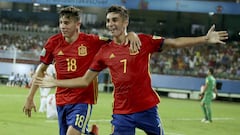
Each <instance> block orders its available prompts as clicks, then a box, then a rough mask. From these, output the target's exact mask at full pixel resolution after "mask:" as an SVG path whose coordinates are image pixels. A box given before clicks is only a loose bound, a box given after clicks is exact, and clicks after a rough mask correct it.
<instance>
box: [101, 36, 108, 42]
mask: <svg viewBox="0 0 240 135" xmlns="http://www.w3.org/2000/svg"><path fill="white" fill-rule="evenodd" d="M99 40H104V41H108V40H109V38H107V37H103V36H99Z"/></svg>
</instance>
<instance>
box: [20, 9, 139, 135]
mask: <svg viewBox="0 0 240 135" xmlns="http://www.w3.org/2000/svg"><path fill="white" fill-rule="evenodd" d="M59 27H60V31H61V33H59V34H56V35H54V36H52V37H50V38H49V39H48V41H47V43H46V44H45V46H44V49H43V51H42V53H41V57H40V61H41V62H42V63H41V64H40V66H39V68H37V70H36V76H38V77H43V76H44V72H45V71H46V69H47V67H48V65H49V64H51V63H52V62H53V61H54V62H55V69H56V77H57V79H70V78H75V77H79V76H83V75H84V73H85V72H86V71H87V69H88V68H89V66H90V63H91V62H92V59H93V57H94V56H95V54H96V53H97V52H98V50H99V49H100V47H101V46H102V45H104V44H106V43H107V42H109V41H106V40H104V39H103V38H101V37H99V36H96V35H90V34H85V33H81V32H80V12H79V9H77V8H75V7H65V8H63V9H62V10H61V11H60V14H59ZM127 39H131V40H130V41H131V43H130V48H133V50H132V51H133V52H134V51H136V50H138V48H139V46H138V43H140V41H139V39H138V36H137V35H136V34H135V33H131V34H129V35H128V38H127ZM126 41H127V42H128V40H126ZM131 46H135V47H131ZM126 47H127V48H129V46H126ZM127 52H129V50H128V51H127ZM37 89H38V86H37V85H35V84H34V83H33V85H32V87H31V88H30V91H29V94H28V97H27V99H26V102H25V105H24V107H23V111H24V112H25V114H26V115H27V116H29V117H31V111H32V109H34V111H36V106H35V103H34V101H33V99H34V95H35V93H36V91H37ZM97 92H98V91H97V83H96V80H95V78H94V79H93V80H92V81H91V82H90V83H89V85H88V86H87V87H86V88H63V87H57V91H56V104H57V111H58V123H59V134H60V135H81V134H88V122H89V119H90V115H91V112H92V105H93V104H95V103H96V100H97Z"/></svg>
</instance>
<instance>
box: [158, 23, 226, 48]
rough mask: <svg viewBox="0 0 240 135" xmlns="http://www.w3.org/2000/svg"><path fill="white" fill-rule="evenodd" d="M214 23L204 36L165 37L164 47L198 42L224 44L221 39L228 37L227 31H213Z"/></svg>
mask: <svg viewBox="0 0 240 135" xmlns="http://www.w3.org/2000/svg"><path fill="white" fill-rule="evenodd" d="M214 29H215V25H213V26H212V27H211V28H210V29H209V30H208V33H207V34H206V35H205V36H199V37H179V38H175V39H165V41H164V46H163V47H164V49H168V48H183V47H190V46H195V45H199V44H205V43H209V44H216V43H219V44H225V42H223V40H226V39H228V33H227V31H214Z"/></svg>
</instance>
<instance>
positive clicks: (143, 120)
mask: <svg viewBox="0 0 240 135" xmlns="http://www.w3.org/2000/svg"><path fill="white" fill-rule="evenodd" d="M157 109H158V107H157V106H155V107H153V108H150V109H148V110H146V111H143V112H138V113H133V114H113V115H112V117H113V120H112V121H111V123H112V135H135V128H139V129H142V130H143V131H144V132H145V133H146V134H148V135H164V131H163V126H162V124H161V120H160V117H159V115H158V111H157Z"/></svg>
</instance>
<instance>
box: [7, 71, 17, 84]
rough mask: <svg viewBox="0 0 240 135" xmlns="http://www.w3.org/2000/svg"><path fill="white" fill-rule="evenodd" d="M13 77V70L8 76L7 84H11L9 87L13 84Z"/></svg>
mask: <svg viewBox="0 0 240 135" xmlns="http://www.w3.org/2000/svg"><path fill="white" fill-rule="evenodd" d="M14 78H15V75H14V72H11V74H10V75H9V77H8V83H7V86H11V87H13V86H14Z"/></svg>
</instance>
